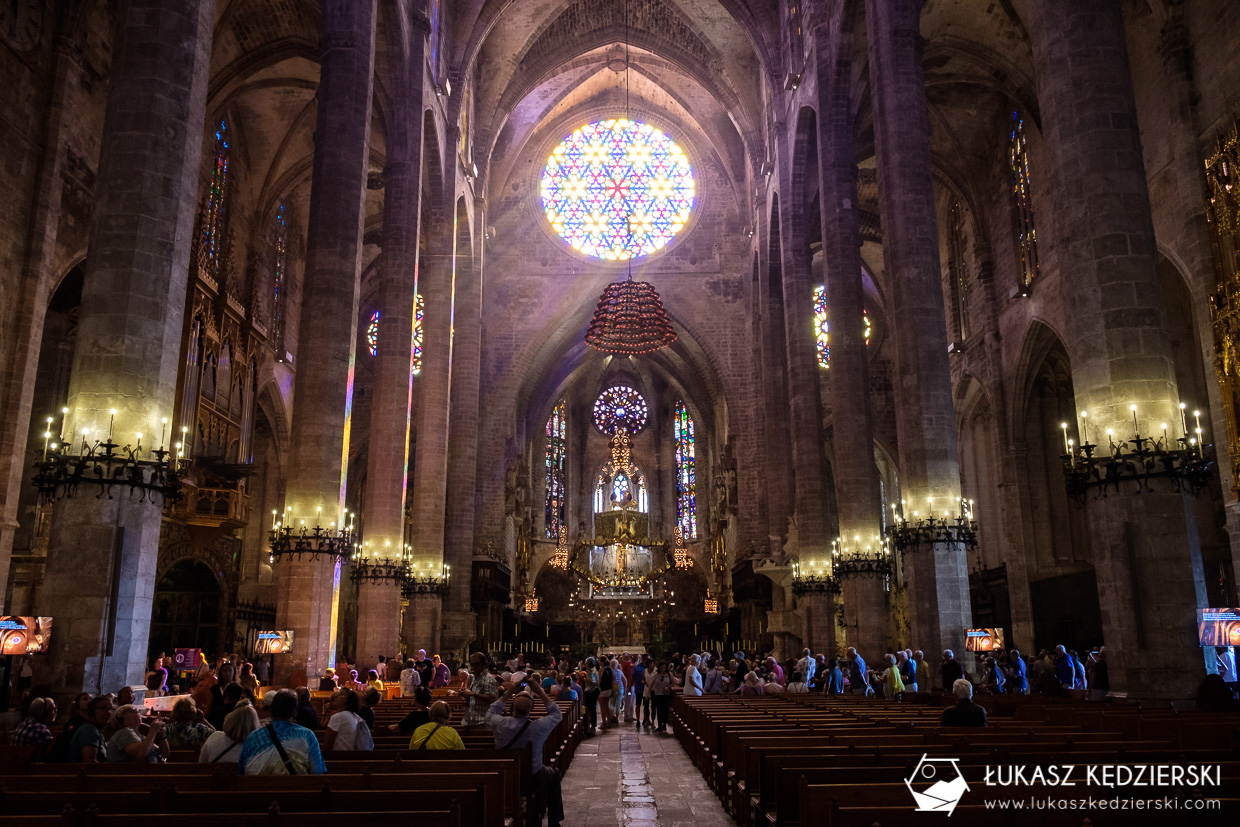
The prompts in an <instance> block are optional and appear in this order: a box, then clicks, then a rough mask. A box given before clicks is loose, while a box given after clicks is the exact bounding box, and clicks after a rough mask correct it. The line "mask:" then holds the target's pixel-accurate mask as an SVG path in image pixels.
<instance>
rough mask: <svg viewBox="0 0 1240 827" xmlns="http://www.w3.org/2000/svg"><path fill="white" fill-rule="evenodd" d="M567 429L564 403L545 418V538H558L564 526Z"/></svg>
mask: <svg viewBox="0 0 1240 827" xmlns="http://www.w3.org/2000/svg"><path fill="white" fill-rule="evenodd" d="M567 433H568V428H567V426H566V424H565V421H564V403H563V402H561V403H560V404H558V405H556V406H555V408H554V409H553V410H552V411H551V416H549V417H547V521H546V533H547V536H548V537H550V538H552V539H554V538H556V537H559V536H560V527H561V526H563V525H564V455H565V453H566V450H565V435H566V434H567Z"/></svg>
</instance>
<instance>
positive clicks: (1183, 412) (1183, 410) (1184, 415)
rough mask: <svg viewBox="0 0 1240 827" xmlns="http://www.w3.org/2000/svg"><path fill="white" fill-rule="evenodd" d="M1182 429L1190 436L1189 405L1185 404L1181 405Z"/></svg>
mask: <svg viewBox="0 0 1240 827" xmlns="http://www.w3.org/2000/svg"><path fill="white" fill-rule="evenodd" d="M1180 427H1181V428H1183V429H1184V434H1185V436H1187V435H1188V405H1187V404H1185V403H1184V402H1181V403H1180Z"/></svg>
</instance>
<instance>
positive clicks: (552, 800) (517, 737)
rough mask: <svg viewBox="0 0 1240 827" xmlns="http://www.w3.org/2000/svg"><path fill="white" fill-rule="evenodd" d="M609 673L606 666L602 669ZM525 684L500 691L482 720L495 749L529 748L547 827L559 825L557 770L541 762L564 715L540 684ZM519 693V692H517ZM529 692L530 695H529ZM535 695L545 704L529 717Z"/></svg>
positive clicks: (560, 802)
mask: <svg viewBox="0 0 1240 827" xmlns="http://www.w3.org/2000/svg"><path fill="white" fill-rule="evenodd" d="M602 671H603V672H610V671H611V670H610V669H603V670H602ZM524 689H525V687H523V686H521V685H520V684H513V685H512V686H510V687H508V689H507V690H505V691H504V694H503V695H502V696H500V699H499V700H498V701H496V702H495V703H493V704H491V708H490V709H488V710H487V717H486V723H487V726H489V727H491V731H492V732H493V733H494V734H495V746H496V748H498V749H520V748H521V747H524V746H526V745H527V744H528V745H529V747H530V765H531V766H532V767H533V768H534V783H535V784H537V785H538V786H539V787H541V789H542V790H543V791H544V793H545V794H546V796H547V827H559V824H560V822H561V821H563V820H564V797H563V794H562V792H561V790H560V773H559V772H558V771H557V770H556V769H555V768H554V767H548V766H545V765H544V764H543V744H544V743H546V741H547V737H548V736H550V735H551V732H552V730H554V729H555V728H556V726H557V725H558V724H559V723H560V720H561V719H562V718H563V717H564V716H563V714H561V712H560V708H559V707H558V706H556V704H555V701H553V700H551V698H549V697H547V693H546V692H545V691H544V690H543V688H542V685H541V684H540V683H538V682H537V681H530V682H529V686H528V690H529V691H528V692H527V691H523V690H524ZM517 693H520V694H517ZM531 693H532V694H531ZM514 695H516V697H515V698H514V699H513V702H512V715H511V716H506V715H504V707H505V706H506V705H507V702H508V699H509V698H512V697H513V696H514ZM535 697H536V698H538V699H539V700H540V701H542V702H543V704H544V705H545V706H546V708H547V711H546V714H545V715H543V716H542V717H541V718H539V719H538V720H534V719H533V718H531V717H530V712H531V711H532V710H533V708H534V698H535Z"/></svg>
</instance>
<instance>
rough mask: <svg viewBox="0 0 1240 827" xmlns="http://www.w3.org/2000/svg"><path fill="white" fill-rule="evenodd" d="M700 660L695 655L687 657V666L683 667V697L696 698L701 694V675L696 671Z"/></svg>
mask: <svg viewBox="0 0 1240 827" xmlns="http://www.w3.org/2000/svg"><path fill="white" fill-rule="evenodd" d="M699 663H700V660H699V658H698V656H697V655H690V656H689V665H688V666H687V667H685V684H684V685H685V692H684V694H685V697H687V698H696V697H698V696H700V695H701V694H702V686H703V684H702V673H701V672H699V671H698V664H699Z"/></svg>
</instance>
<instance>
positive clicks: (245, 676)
mask: <svg viewBox="0 0 1240 827" xmlns="http://www.w3.org/2000/svg"><path fill="white" fill-rule="evenodd" d="M237 683H239V684H241V688H242V689H244V690H245V691H246V692H249V693H250V695H252V696H254V697H257V696H258V678H257V677H255V675H254V664H252V663H243V664H241V674H240V675H238V676H237Z"/></svg>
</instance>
